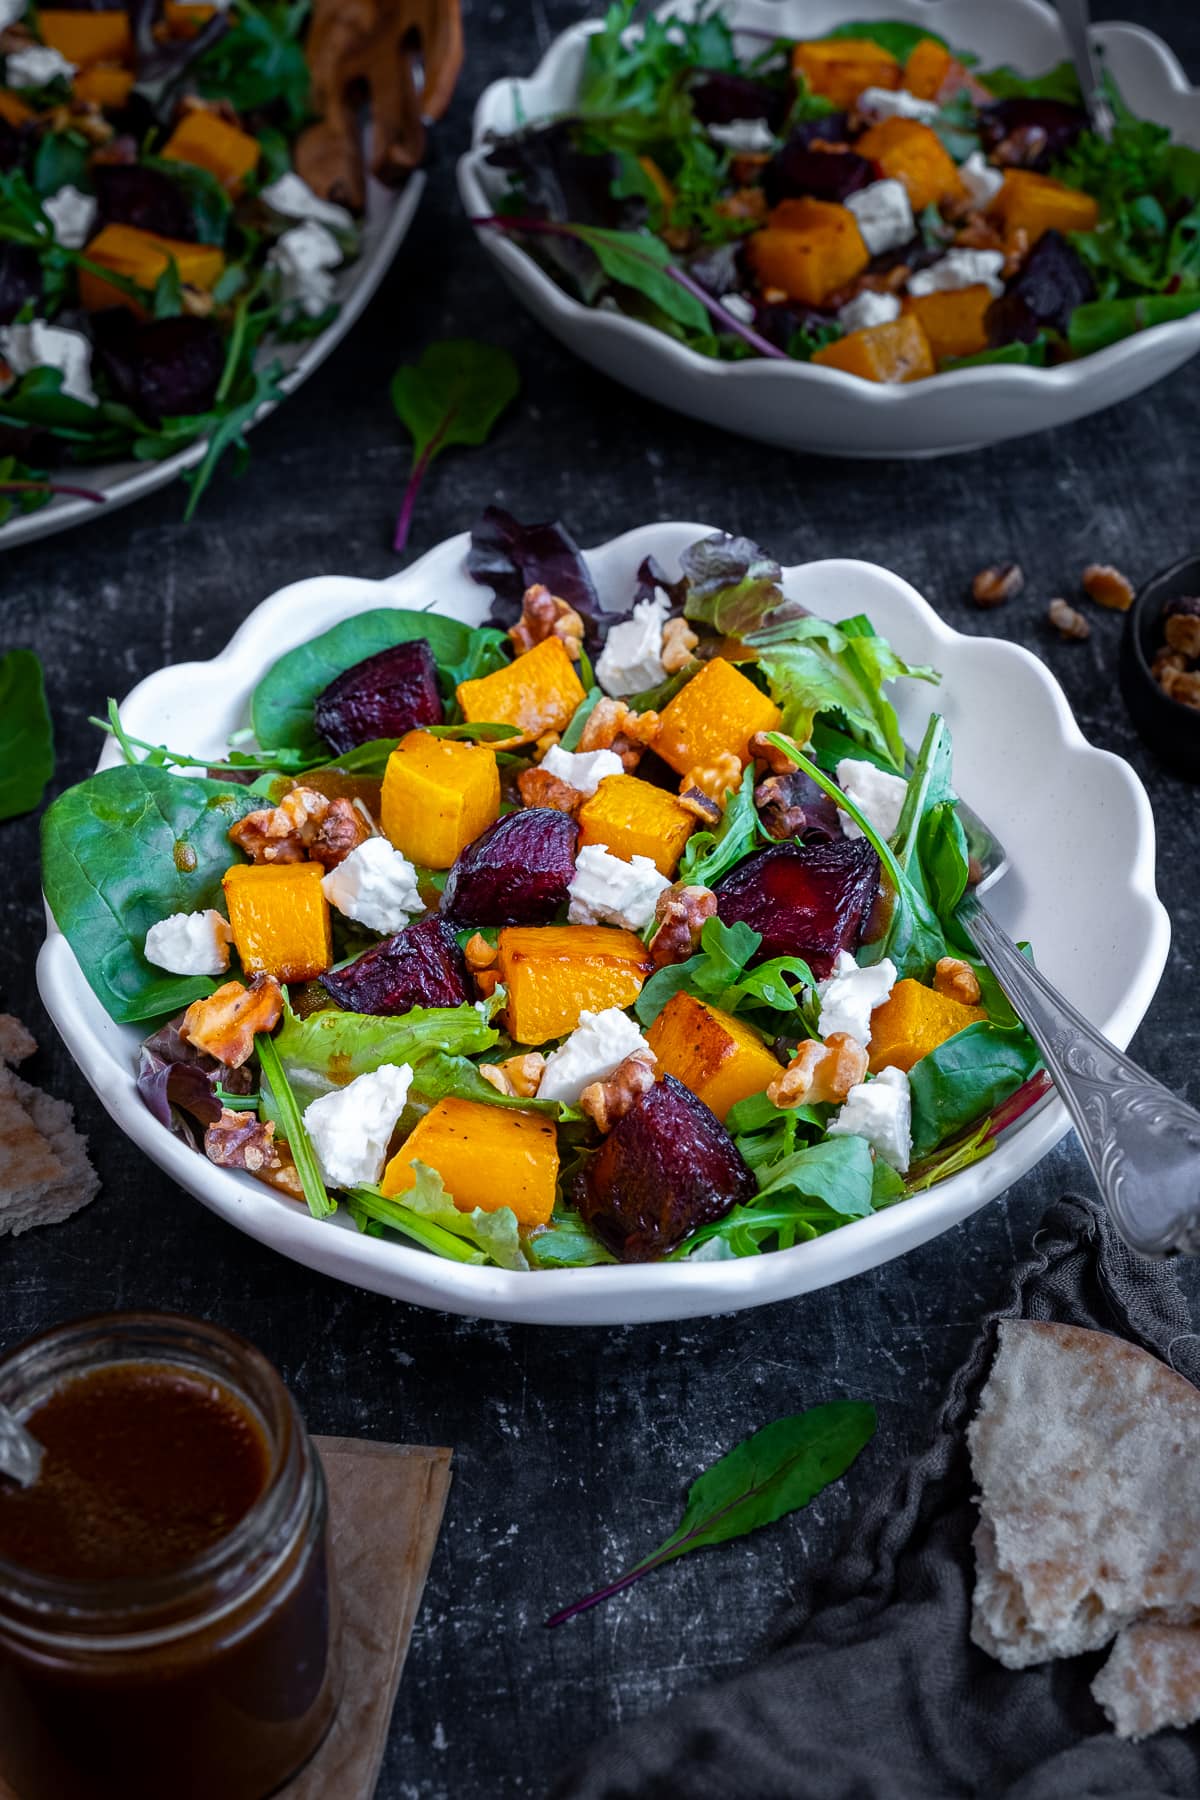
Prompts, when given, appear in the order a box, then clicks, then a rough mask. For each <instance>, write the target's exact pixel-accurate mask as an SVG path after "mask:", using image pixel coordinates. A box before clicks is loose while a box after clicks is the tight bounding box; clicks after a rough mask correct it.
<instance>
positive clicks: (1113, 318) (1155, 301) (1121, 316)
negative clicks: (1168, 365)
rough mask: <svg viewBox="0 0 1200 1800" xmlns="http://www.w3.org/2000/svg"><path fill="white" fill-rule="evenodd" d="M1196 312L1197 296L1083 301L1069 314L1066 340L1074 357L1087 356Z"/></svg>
mask: <svg viewBox="0 0 1200 1800" xmlns="http://www.w3.org/2000/svg"><path fill="white" fill-rule="evenodd" d="M1194 312H1200V293H1192V294H1147V295H1144V296H1139V297H1138V298H1136V299H1130V300H1087V301H1085V302H1084V304H1083V305H1082V306H1077V307H1076V308H1075V311H1074V312H1073V313H1072V314H1071V323H1070V326H1069V327H1068V331H1067V339H1068V342H1069V343H1070V346H1071V349H1072V350H1073V351H1074V353H1075V355H1076V356H1091V355H1092V354H1093V353H1094V352H1095V351H1097V350H1105V349H1107V347H1108V346H1109V344H1115V343H1116V342H1117V341H1118V340H1119V339H1120V338H1126V337H1129V336H1130V334H1131V333H1132V332H1135V331H1147V330H1149V328H1150V327H1151V326H1152V325H1166V324H1169V323H1170V321H1171V320H1172V319H1186V318H1187V317H1189V315H1190V314H1192V313H1194Z"/></svg>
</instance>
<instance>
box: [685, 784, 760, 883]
mask: <svg viewBox="0 0 1200 1800" xmlns="http://www.w3.org/2000/svg"><path fill="white" fill-rule="evenodd" d="M761 834H762V833H761V827H760V825H759V822H758V812H757V810H756V808H755V805H754V764H753V763H747V765H746V768H745V772H744V773H743V775H742V780H741V785H740V787H739V788H738V790H737V792H736V793H735V794H734V796H733V798H732V799H731V800H730V802H729V804H728V805H727V806H726V808H725V811H724V813H723V814H722V816H721V822H720V824H719V825H718V826H717V828H716V830H715V831H694V832H693V833H692V835H691V837H690V838H689V839H688V841H687V846H686V848H685V850H684V852H683V856H682V857H681V859H680V863H679V872H678V874H677V876H676V880H678V881H682V882H686V883H688V884H689V885H690V886H697V887H712V886H713V885H714V883H715V882H717V881H719V880H720V878H721V876H722V875H727V874H728V873H729V870H730V869H732V868H734V867H736V865H737V864H738V863H740V862H741V861H742V859H743V858H744V857H747V856H749V854H750V852H751V851H752V850H753V849H754V847H755V845H756V844H757V843H758V840H759V837H760V835H761Z"/></svg>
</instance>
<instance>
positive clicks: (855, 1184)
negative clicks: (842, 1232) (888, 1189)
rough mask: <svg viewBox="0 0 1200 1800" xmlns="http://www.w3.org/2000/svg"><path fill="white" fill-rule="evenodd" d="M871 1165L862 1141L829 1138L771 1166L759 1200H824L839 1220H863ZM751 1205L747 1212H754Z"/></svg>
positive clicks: (765, 1173)
mask: <svg viewBox="0 0 1200 1800" xmlns="http://www.w3.org/2000/svg"><path fill="white" fill-rule="evenodd" d="M873 1170H874V1164H873V1162H872V1158H871V1147H870V1145H869V1144H868V1143H867V1140H866V1139H865V1138H861V1137H832V1138H826V1139H824V1141H823V1142H821V1143H819V1144H810V1145H809V1146H808V1147H807V1148H806V1149H804V1150H797V1151H796V1153H795V1154H794V1155H793V1156H787V1157H784V1159H783V1160H782V1162H778V1163H772V1164H771V1165H770V1166H769V1167H768V1168H766V1169H764V1170H763V1171H762V1172H761V1174H760V1176H759V1182H760V1185H759V1190H758V1197H759V1199H760V1200H768V1199H771V1198H772V1197H775V1196H780V1195H783V1194H799V1195H803V1196H804V1197H805V1198H807V1199H809V1200H823V1201H824V1202H825V1205H826V1206H827V1207H829V1209H830V1211H831V1212H835V1213H836V1214H837V1215H838V1217H839V1218H842V1219H863V1218H865V1217H866V1215H867V1214H868V1213H869V1212H870V1210H871V1194H872V1178H873ZM754 1204H755V1203H754V1202H751V1204H750V1206H749V1207H748V1208H747V1209H746V1210H747V1211H749V1212H753V1211H754Z"/></svg>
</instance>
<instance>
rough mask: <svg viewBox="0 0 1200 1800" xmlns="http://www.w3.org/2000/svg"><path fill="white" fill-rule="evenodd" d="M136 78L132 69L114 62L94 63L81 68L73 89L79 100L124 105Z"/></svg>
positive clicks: (116, 105) (94, 103) (106, 104)
mask: <svg viewBox="0 0 1200 1800" xmlns="http://www.w3.org/2000/svg"><path fill="white" fill-rule="evenodd" d="M97 16H98V17H99V16H100V15H97ZM135 79H136V77H135V75H134V73H133V70H132V69H122V68H118V67H117V66H116V65H115V64H114V63H93V64H92V66H91V68H90V69H80V71H79V73H78V75H77V76H76V77H75V80H74V82H73V84H72V89H71V91H72V93H73V94H74V95H75V98H76V99H77V100H88V101H90V102H91V104H92V105H93V106H110V107H118V106H124V104H125V102H126V101H127V100H128V98H129V96H130V93H131V92H132V90H133V84H134V81H135Z"/></svg>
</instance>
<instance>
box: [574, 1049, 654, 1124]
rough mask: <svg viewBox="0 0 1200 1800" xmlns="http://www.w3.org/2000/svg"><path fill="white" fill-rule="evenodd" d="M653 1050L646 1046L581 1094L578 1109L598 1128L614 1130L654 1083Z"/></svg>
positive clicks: (591, 1084)
mask: <svg viewBox="0 0 1200 1800" xmlns="http://www.w3.org/2000/svg"><path fill="white" fill-rule="evenodd" d="M654 1062H655V1057H654V1052H653V1050H651V1049H650V1048H649V1046H647V1047H646V1048H645V1049H644V1050H635V1051H634V1052H633V1053H632V1055H630V1056H627V1057H626V1058H625V1061H624V1062H623V1063H618V1064H617V1067H616V1068H615V1069H614V1070H613V1072H612V1074H611V1075H606V1076H605V1077H604V1080H603V1081H593V1082H591V1083H589V1085H588V1086H587V1087H585V1088H584V1090H583V1092H582V1094H580V1096H579V1109H580V1111H581V1112H585V1113H586V1114H587V1116H588V1118H589V1119H591V1121H592V1123H593V1124H594V1125H595V1127H596V1129H597V1130H598V1131H605V1132H607V1131H611V1130H612V1128H613V1126H614V1125H615V1124H616V1122H617V1120H618V1119H623V1118H624V1117H625V1114H626V1113H627V1112H628V1111H629V1109H630V1107H631V1106H633V1105H634V1104H635V1103H636V1102H637V1101H638V1100H640V1099H641V1097H642V1095H643V1094H648V1093H649V1092H650V1089H651V1088H652V1087H653V1086H654V1082H655V1079H656V1077H655V1073H654Z"/></svg>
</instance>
